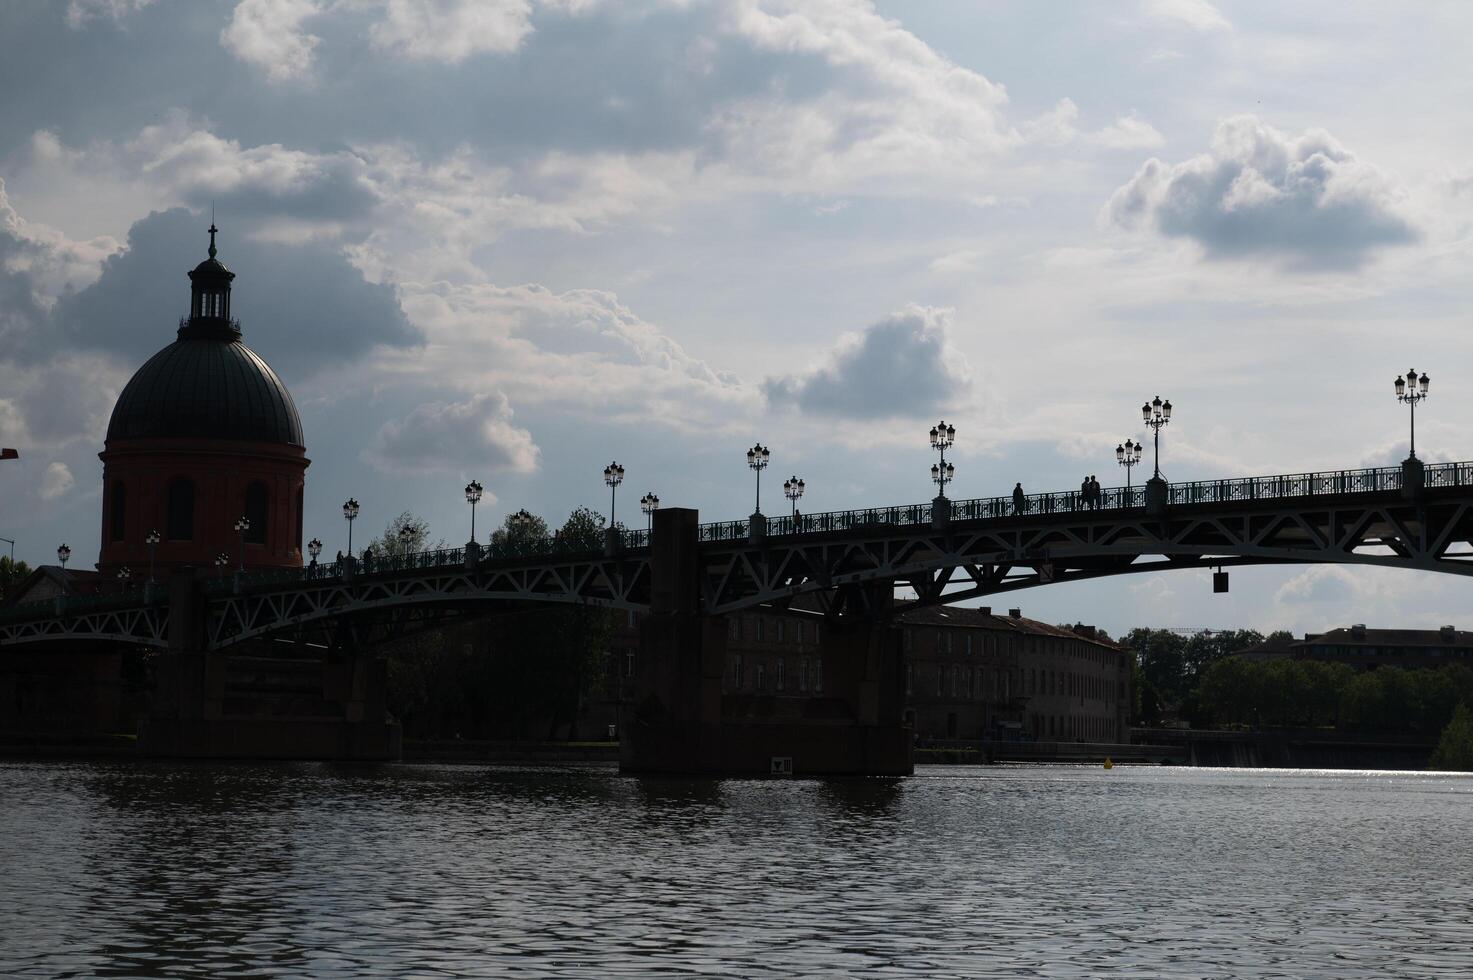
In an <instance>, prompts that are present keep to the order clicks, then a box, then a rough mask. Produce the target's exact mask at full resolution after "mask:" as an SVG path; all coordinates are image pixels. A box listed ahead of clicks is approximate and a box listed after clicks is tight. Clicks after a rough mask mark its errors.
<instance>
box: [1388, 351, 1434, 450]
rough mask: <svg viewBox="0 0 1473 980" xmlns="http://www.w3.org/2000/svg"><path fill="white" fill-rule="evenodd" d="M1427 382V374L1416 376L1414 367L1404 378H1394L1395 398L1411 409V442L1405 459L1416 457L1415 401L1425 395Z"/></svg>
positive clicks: (1418, 400)
mask: <svg viewBox="0 0 1473 980" xmlns="http://www.w3.org/2000/svg"><path fill="white" fill-rule="evenodd" d="M1428 384H1429V380H1428V378H1427V375H1425V374H1424V375H1422V376H1421V377H1420V378H1419V377H1417V372H1416V369H1415V368H1414V369H1412V370H1410V371H1408V372H1407V376H1406V377H1405V378H1403V377H1401V376H1400V375H1398V376H1397V378H1396V400H1397V401H1399V402H1404V403H1405V404H1406V406H1407V407H1408V408H1410V409H1411V410H1412V444H1411V453H1410V454H1408V456H1407V459H1416V458H1417V403H1418V402H1420V401H1421V400H1422V399H1424V398H1426V397H1427V385H1428Z"/></svg>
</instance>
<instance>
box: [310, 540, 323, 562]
mask: <svg viewBox="0 0 1473 980" xmlns="http://www.w3.org/2000/svg"><path fill="white" fill-rule="evenodd" d="M307 554H308V555H310V556H311V558H312V566H313V567H314V568H315V567H316V566H317V556H318V555H320V554H322V542H321V541H320V540H318V539H317V538H313V539H312V540H311V541H308V542H307Z"/></svg>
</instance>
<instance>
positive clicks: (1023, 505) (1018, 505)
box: [1013, 480, 1028, 514]
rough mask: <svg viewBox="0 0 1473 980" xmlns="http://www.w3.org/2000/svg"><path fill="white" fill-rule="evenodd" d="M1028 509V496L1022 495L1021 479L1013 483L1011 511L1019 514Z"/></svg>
mask: <svg viewBox="0 0 1473 980" xmlns="http://www.w3.org/2000/svg"><path fill="white" fill-rule="evenodd" d="M1027 509H1028V498H1027V497H1025V496H1024V495H1023V481H1021V480H1019V481H1018V482H1017V483H1015V484H1013V513H1014V514H1021V513H1023V511H1025V510H1027Z"/></svg>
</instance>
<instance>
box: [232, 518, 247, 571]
mask: <svg viewBox="0 0 1473 980" xmlns="http://www.w3.org/2000/svg"><path fill="white" fill-rule="evenodd" d="M250 529H251V522H250V521H249V520H247V519H246V518H244V517H242V518H241V519H240V520H238V521H236V522H235V534H236V537H237V538H238V539H239V540H240V570H241V571H242V572H243V571H245V533H246V532H247V531H249V530H250Z"/></svg>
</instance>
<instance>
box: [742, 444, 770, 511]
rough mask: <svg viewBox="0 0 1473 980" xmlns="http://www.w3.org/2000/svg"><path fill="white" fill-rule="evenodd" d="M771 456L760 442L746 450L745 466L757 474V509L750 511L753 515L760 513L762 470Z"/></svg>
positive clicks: (765, 467)
mask: <svg viewBox="0 0 1473 980" xmlns="http://www.w3.org/2000/svg"><path fill="white" fill-rule="evenodd" d="M771 458H772V453H770V452H768V449H767V447H766V446H764V445H762V443H760V442H759V443H757V444H756V445H755V446H753V447H752V448H751V449H748V450H747V466H748V467H750V468H751V469H752V471H753V472H755V473H756V474H757V509H756V510H755V511H753V512H752V516H754V517H757V516H760V515H761V513H762V471H763V470H765V469H767V461H768V460H769V459H771Z"/></svg>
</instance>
